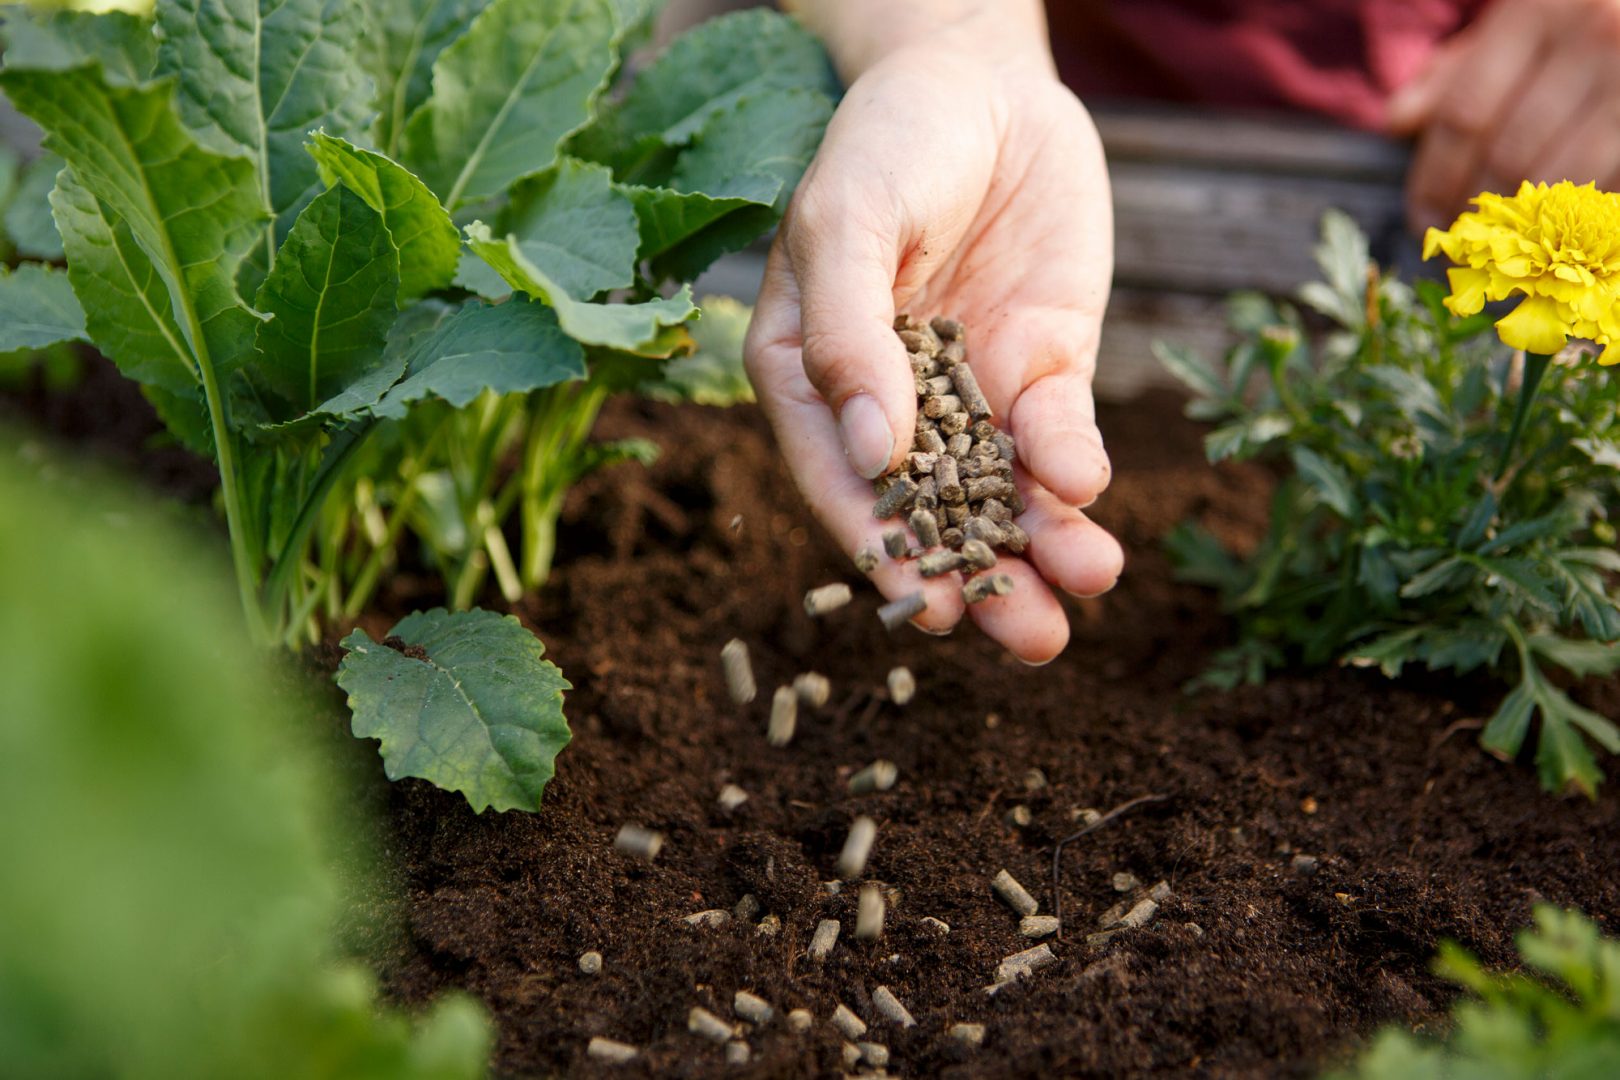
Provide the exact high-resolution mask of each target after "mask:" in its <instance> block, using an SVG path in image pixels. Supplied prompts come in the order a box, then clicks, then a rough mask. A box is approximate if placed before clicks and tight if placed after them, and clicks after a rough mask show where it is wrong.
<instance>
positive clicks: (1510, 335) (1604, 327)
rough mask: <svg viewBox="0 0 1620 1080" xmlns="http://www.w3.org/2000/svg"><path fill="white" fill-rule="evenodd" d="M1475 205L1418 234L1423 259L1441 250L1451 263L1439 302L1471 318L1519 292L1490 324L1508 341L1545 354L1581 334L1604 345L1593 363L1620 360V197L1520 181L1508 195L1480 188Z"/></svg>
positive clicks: (1593, 187)
mask: <svg viewBox="0 0 1620 1080" xmlns="http://www.w3.org/2000/svg"><path fill="white" fill-rule="evenodd" d="M1474 205H1475V206H1476V207H1478V209H1477V210H1470V211H1468V212H1466V213H1464V214H1463V215H1462V216H1461V217H1459V218H1458V219H1457V220H1456V221H1455V222H1454V223H1453V224H1452V226H1451V228H1449V229H1446V230H1445V231H1443V232H1442V231H1441V230H1439V229H1430V230H1429V231H1428V234H1427V235H1425V236H1424V238H1423V257H1424V258H1425V259H1430V258H1433V257H1434V254H1435V252H1437V251H1443V252H1445V254H1446V257H1447V258H1449V259H1450V260H1451V261H1452V262H1454V263H1456V264H1457V266H1456V268H1455V269H1452V270H1448V271H1446V276H1447V277H1449V278H1450V279H1451V295H1450V296H1449V297H1447V298H1446V307H1447V308H1449V309H1450V310H1451V312H1452V313H1453V314H1455V315H1461V316H1466V315H1473V314H1475V313H1476V312H1478V311H1479V310H1480V309H1481V308H1483V307H1484V306H1485V302H1486V301H1487V300H1506V299H1508V298H1509V297H1510V296H1512V295H1514V294H1515V293H1522V294H1523V295H1524V299H1523V300H1522V301H1520V302H1519V305H1518V306H1517V307H1515V308H1514V309H1513V310H1512V311H1510V312H1509V313H1508V314H1507V315H1506V316H1504V317H1503V318H1501V319H1499V320H1498V321H1497V323H1496V332H1497V333H1498V334H1499V335H1500V336H1501V338H1502V340H1503V341H1504V342H1505V343H1506V344H1508V345H1509V346H1511V347H1512V348H1515V349H1523V350H1525V351H1526V352H1532V353H1541V354H1543V355H1551V354H1552V353H1555V352H1557V351H1558V350H1559V349H1561V348H1563V347H1564V343H1565V342H1566V341H1567V340H1568V339H1569V338H1571V337H1575V338H1586V339H1589V340H1591V341H1595V342H1597V343H1598V344H1599V345H1602V346H1603V355H1602V356H1601V357H1600V358H1599V362H1600V363H1604V364H1615V363H1620V194H1615V193H1613V192H1608V191H1599V190H1598V189H1597V185H1595V184H1586V185H1585V186H1582V187H1576V186H1575V185H1574V184H1572V183H1570V182H1569V181H1568V180H1564V181H1560V182H1559V183H1556V184H1552V185H1550V186H1549V185H1547V184H1532V183H1530V182H1529V181H1525V182H1524V183H1523V184H1521V185H1520V186H1519V191H1518V193H1517V194H1515V195H1513V196H1511V197H1508V196H1504V195H1494V194H1492V193H1490V192H1486V193H1484V194H1482V195H1480V197H1479V198H1477V199H1475V200H1474Z"/></svg>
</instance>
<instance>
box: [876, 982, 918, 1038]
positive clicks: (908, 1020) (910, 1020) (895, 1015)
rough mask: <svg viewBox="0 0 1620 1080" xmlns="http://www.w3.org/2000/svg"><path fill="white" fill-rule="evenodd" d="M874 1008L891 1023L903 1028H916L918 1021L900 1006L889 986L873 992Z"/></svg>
mask: <svg viewBox="0 0 1620 1080" xmlns="http://www.w3.org/2000/svg"><path fill="white" fill-rule="evenodd" d="M872 1007H873V1008H874V1009H876V1010H877V1011H878V1012H880V1013H882V1014H883V1015H884V1017H885V1018H886V1019H887V1020H889V1021H890V1022H891V1023H895V1024H899V1025H900V1026H901V1027H903V1028H909V1027H916V1026H917V1019H916V1017H914V1016H912V1015H911V1013H910V1012H908V1011H907V1009H906V1007H905V1006H904V1005H902V1004H900V999H899V998H897V997H895V996H894V994H893V992H892V991H890V990H889V988H888V987H887V986H880V987H878V988H877V989H876V990H873V991H872Z"/></svg>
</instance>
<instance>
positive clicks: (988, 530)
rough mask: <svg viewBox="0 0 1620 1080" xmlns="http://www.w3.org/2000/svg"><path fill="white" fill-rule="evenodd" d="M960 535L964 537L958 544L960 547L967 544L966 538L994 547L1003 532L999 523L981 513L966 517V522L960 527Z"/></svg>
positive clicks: (998, 542) (999, 540)
mask: <svg viewBox="0 0 1620 1080" xmlns="http://www.w3.org/2000/svg"><path fill="white" fill-rule="evenodd" d="M962 535H963V537H964V538H965V539H964V540H963V542H962V544H961V545H960V546H962V547H966V546H967V541H968V540H977V541H979V542H980V543H981V544H984V545H985V546H986V547H995V546H996V545H997V544H1000V543H1001V540H1002V537H1003V535H1004V534H1003V533H1002V530H1001V526H1000V525H997V524H996V523H995V522H993V521H991V520H990V519H989V518H987V517H985V516H984V515H983V514H976V515H974V516H973V517H970V518H968V520H967V524H966V525H964V526H963V527H962Z"/></svg>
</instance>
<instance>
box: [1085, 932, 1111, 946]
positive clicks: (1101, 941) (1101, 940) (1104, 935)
mask: <svg viewBox="0 0 1620 1080" xmlns="http://www.w3.org/2000/svg"><path fill="white" fill-rule="evenodd" d="M1118 936H1119V931H1118V930H1099V931H1097V933H1095V934H1087V935H1086V947H1087V948H1088V949H1100V948H1102V947H1103V946H1104V945H1106V944H1108V943H1109V942H1110V941H1113V940H1114V939H1115V938H1116V937H1118Z"/></svg>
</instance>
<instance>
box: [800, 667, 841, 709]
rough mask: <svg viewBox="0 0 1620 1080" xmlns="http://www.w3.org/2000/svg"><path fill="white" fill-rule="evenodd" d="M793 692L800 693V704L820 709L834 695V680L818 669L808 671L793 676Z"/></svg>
mask: <svg viewBox="0 0 1620 1080" xmlns="http://www.w3.org/2000/svg"><path fill="white" fill-rule="evenodd" d="M793 692H794V693H795V694H798V695H799V703H800V704H802V705H808V706H809V707H810V708H812V709H819V708H821V707H822V706H823V705H825V704H827V699H828V698H830V697H831V696H832V680H830V679H828V678H827V676H825V675H823V674H821V673H820V672H818V671H806V672H804V673H803V674H802V675H795V676H794V677H793Z"/></svg>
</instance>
